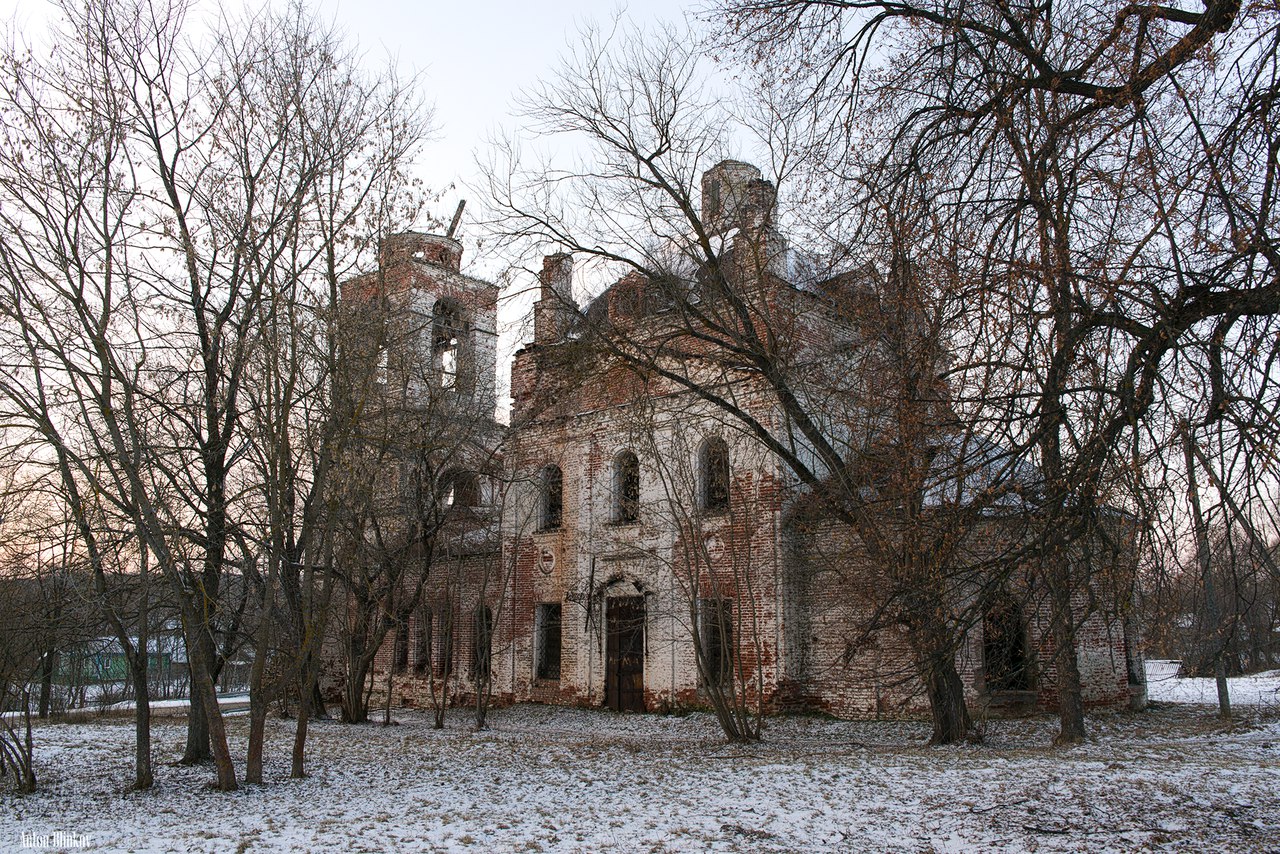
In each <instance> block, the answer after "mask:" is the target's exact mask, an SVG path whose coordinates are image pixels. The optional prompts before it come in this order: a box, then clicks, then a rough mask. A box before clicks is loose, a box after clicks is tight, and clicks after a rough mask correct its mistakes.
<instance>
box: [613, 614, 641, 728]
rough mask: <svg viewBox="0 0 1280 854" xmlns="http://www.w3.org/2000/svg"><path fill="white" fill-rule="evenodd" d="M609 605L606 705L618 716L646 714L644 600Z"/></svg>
mask: <svg viewBox="0 0 1280 854" xmlns="http://www.w3.org/2000/svg"><path fill="white" fill-rule="evenodd" d="M605 602H606V610H605V615H606V616H605V623H606V627H607V632H608V635H607V637H606V642H605V678H604V703H605V705H606V706H608V707H609V708H611V709H613V710H614V711H615V712H643V711H644V710H645V708H644V597H643V596H624V597H620V598H617V599H606V600H605Z"/></svg>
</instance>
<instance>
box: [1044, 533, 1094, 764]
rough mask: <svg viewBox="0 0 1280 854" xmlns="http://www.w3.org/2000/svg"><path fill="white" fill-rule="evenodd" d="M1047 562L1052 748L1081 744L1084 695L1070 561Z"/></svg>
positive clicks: (1062, 558)
mask: <svg viewBox="0 0 1280 854" xmlns="http://www.w3.org/2000/svg"><path fill="white" fill-rule="evenodd" d="M1047 560H1048V561H1049V562H1050V564H1051V565H1050V566H1049V567H1048V571H1047V572H1046V573H1045V574H1044V578H1045V583H1046V585H1047V586H1048V588H1049V600H1050V603H1051V606H1052V607H1051V613H1050V616H1049V622H1050V631H1051V633H1052V635H1053V642H1054V649H1053V663H1054V666H1055V668H1056V670H1057V674H1058V679H1057V688H1058V720H1059V728H1058V734H1057V735H1056V736H1055V737H1054V739H1053V742H1054V744H1079V743H1080V742H1082V741H1084V736H1085V728H1084V693H1083V691H1082V688H1081V685H1080V665H1079V662H1078V661H1077V660H1076V627H1075V613H1074V611H1073V610H1072V607H1071V582H1070V575H1071V561H1070V558H1069V557H1067V556H1066V555H1065V554H1062V553H1058V554H1055V555H1052V556H1050V557H1049V558H1047Z"/></svg>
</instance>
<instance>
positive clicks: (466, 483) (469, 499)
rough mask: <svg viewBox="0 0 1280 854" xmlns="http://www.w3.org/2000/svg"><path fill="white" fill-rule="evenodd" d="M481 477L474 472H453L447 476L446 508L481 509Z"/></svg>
mask: <svg viewBox="0 0 1280 854" xmlns="http://www.w3.org/2000/svg"><path fill="white" fill-rule="evenodd" d="M480 492H481V490H480V476H479V475H477V474H476V473H475V472H472V471H459V472H453V473H452V474H448V475H446V476H445V482H444V506H445V508H446V509H447V508H450V507H479V506H480V503H481V495H480Z"/></svg>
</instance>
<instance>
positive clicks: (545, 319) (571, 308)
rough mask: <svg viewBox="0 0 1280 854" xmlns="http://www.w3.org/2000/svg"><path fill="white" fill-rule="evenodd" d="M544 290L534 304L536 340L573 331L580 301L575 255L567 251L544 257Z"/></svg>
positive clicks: (550, 340)
mask: <svg viewBox="0 0 1280 854" xmlns="http://www.w3.org/2000/svg"><path fill="white" fill-rule="evenodd" d="M538 279H539V282H540V285H541V291H540V293H539V296H538V301H537V302H536V303H535V304H534V306H533V343H535V344H552V343H555V342H556V341H559V340H560V339H562V338H564V336H565V333H566V332H568V331H569V326H570V324H571V323H572V322H573V318H574V316H575V315H576V314H577V312H578V304H577V303H576V302H575V301H574V299H573V256H572V255H569V254H567V253H564V252H558V253H556V254H555V255H548V256H546V257H545V258H543V259H542V273H541V274H539V276H538Z"/></svg>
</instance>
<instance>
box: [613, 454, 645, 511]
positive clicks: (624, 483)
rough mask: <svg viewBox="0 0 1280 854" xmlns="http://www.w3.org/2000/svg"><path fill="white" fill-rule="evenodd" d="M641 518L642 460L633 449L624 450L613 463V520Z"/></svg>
mask: <svg viewBox="0 0 1280 854" xmlns="http://www.w3.org/2000/svg"><path fill="white" fill-rule="evenodd" d="M639 518H640V460H639V459H637V458H636V455H635V454H633V453H632V452H631V451H623V452H622V453H621V454H618V457H617V459H616V460H614V463H613V520H614V521H615V522H634V521H636V520H637V519H639Z"/></svg>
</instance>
